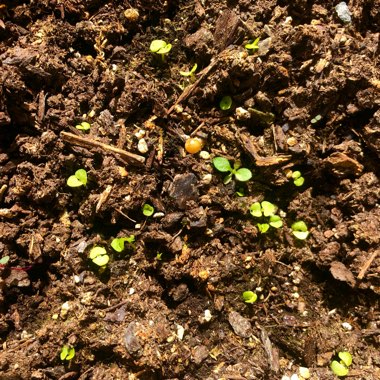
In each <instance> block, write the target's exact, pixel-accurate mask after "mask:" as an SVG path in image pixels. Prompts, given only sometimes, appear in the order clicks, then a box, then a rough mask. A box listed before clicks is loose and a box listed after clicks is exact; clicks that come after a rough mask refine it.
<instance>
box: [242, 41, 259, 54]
mask: <svg viewBox="0 0 380 380" xmlns="http://www.w3.org/2000/svg"><path fill="white" fill-rule="evenodd" d="M259 41H260V37H257V38H256V39H255V40H254V41H253V42H250V43H248V44H246V45H245V48H246V49H247V50H248V51H249V52H250V53H255V52H256V51H257V50H259Z"/></svg>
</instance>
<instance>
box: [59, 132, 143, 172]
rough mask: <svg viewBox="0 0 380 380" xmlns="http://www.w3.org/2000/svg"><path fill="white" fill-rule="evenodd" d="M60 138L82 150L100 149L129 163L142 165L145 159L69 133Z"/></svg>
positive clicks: (62, 134)
mask: <svg viewBox="0 0 380 380" xmlns="http://www.w3.org/2000/svg"><path fill="white" fill-rule="evenodd" d="M61 138H62V140H63V141H66V142H68V143H70V144H73V145H78V146H81V147H83V148H89V147H94V148H100V149H102V150H104V151H106V152H109V153H115V154H118V155H119V156H120V157H121V158H124V159H125V160H127V161H128V162H130V163H139V164H143V163H144V162H145V157H143V156H140V155H138V154H134V153H131V152H128V151H126V150H124V149H120V148H116V147H115V146H112V145H108V144H104V143H102V142H100V141H96V140H92V139H89V138H85V137H81V136H77V135H74V134H73V133H70V132H61Z"/></svg>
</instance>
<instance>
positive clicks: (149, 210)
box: [142, 203, 154, 216]
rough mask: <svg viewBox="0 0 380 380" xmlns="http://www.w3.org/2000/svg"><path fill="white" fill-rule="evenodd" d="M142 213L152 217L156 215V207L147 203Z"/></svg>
mask: <svg viewBox="0 0 380 380" xmlns="http://www.w3.org/2000/svg"><path fill="white" fill-rule="evenodd" d="M142 213H143V214H144V215H145V216H152V215H153V213H154V207H153V206H151V205H150V204H148V203H145V204H144V206H143V207H142Z"/></svg>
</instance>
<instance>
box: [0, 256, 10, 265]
mask: <svg viewBox="0 0 380 380" xmlns="http://www.w3.org/2000/svg"><path fill="white" fill-rule="evenodd" d="M9 259H10V257H9V256H3V257H2V258H1V259H0V264H1V265H5V264H7V263H8V261H9Z"/></svg>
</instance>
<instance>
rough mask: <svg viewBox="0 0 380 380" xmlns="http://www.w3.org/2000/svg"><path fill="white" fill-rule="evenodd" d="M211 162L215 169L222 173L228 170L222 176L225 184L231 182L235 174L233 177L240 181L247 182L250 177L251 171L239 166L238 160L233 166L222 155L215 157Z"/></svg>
mask: <svg viewBox="0 0 380 380" xmlns="http://www.w3.org/2000/svg"><path fill="white" fill-rule="evenodd" d="M212 163H213V164H214V166H215V169H216V170H218V171H220V172H222V173H227V172H230V173H229V174H227V175H226V177H224V180H223V183H224V184H225V185H226V184H227V183H229V182H231V180H232V176H235V178H236V179H237V180H238V181H240V182H247V181H249V180H250V179H251V178H252V172H251V171H250V170H249V169H247V168H240V165H241V164H240V162H239V161H236V162H235V163H234V167H233V168H232V167H231V165H230V162H229V161H228V160H227V158H224V157H215V158H214V159H213V160H212Z"/></svg>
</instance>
